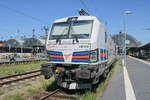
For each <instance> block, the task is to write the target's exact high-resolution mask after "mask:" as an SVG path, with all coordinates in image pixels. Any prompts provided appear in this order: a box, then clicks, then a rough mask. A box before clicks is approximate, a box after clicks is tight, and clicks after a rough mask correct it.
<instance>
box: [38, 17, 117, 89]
mask: <svg viewBox="0 0 150 100" xmlns="http://www.w3.org/2000/svg"><path fill="white" fill-rule="evenodd" d="M46 49H47V52H48V55H49V62H48V63H47V64H43V65H42V67H41V73H42V74H43V75H44V76H45V78H46V79H48V78H50V76H51V75H52V74H54V76H55V80H56V81H57V85H58V86H60V87H63V88H67V89H84V88H91V87H92V85H94V84H97V83H98V82H99V78H100V76H101V75H103V76H106V73H107V72H108V71H109V66H110V65H111V64H112V63H113V62H114V60H115V56H116V49H115V44H114V42H113V40H112V38H111V36H110V35H109V34H108V32H107V30H106V29H105V27H104V25H103V24H102V23H101V22H100V20H99V19H98V18H96V17H94V16H75V17H66V18H62V19H58V20H56V21H54V23H53V25H52V28H51V31H50V33H49V35H48V38H47V44H46Z"/></svg>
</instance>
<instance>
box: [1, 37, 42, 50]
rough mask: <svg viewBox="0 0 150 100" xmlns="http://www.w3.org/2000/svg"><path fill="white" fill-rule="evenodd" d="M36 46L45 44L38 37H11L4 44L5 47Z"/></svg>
mask: <svg viewBox="0 0 150 100" xmlns="http://www.w3.org/2000/svg"><path fill="white" fill-rule="evenodd" d="M35 46H38V47H42V46H44V44H43V43H42V41H41V40H39V39H36V38H25V39H22V40H15V39H9V40H7V41H6V42H5V43H4V44H3V47H11V48H13V47H14V48H21V47H22V48H32V47H35Z"/></svg>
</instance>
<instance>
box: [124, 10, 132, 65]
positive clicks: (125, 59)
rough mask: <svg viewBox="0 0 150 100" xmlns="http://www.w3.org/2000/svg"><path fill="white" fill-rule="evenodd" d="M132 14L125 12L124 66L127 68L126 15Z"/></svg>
mask: <svg viewBox="0 0 150 100" xmlns="http://www.w3.org/2000/svg"><path fill="white" fill-rule="evenodd" d="M129 14H132V12H131V11H124V34H125V36H124V66H126V35H127V34H126V15H129Z"/></svg>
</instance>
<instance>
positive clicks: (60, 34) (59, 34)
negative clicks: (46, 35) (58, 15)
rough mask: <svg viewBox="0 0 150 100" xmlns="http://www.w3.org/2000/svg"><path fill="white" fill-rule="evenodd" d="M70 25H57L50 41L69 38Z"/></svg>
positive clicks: (54, 26) (53, 29)
mask: <svg viewBox="0 0 150 100" xmlns="http://www.w3.org/2000/svg"><path fill="white" fill-rule="evenodd" d="M68 29H69V23H67V22H62V23H55V24H54V25H53V28H52V32H51V35H50V39H57V38H67V35H68Z"/></svg>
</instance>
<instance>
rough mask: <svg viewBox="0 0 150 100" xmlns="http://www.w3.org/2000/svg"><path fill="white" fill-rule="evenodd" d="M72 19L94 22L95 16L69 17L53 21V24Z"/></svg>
mask: <svg viewBox="0 0 150 100" xmlns="http://www.w3.org/2000/svg"><path fill="white" fill-rule="evenodd" d="M72 17H77V20H95V19H97V18H96V17H95V16H70V17H65V18H60V19H57V20H55V21H54V23H57V22H66V21H67V20H68V18H72Z"/></svg>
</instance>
